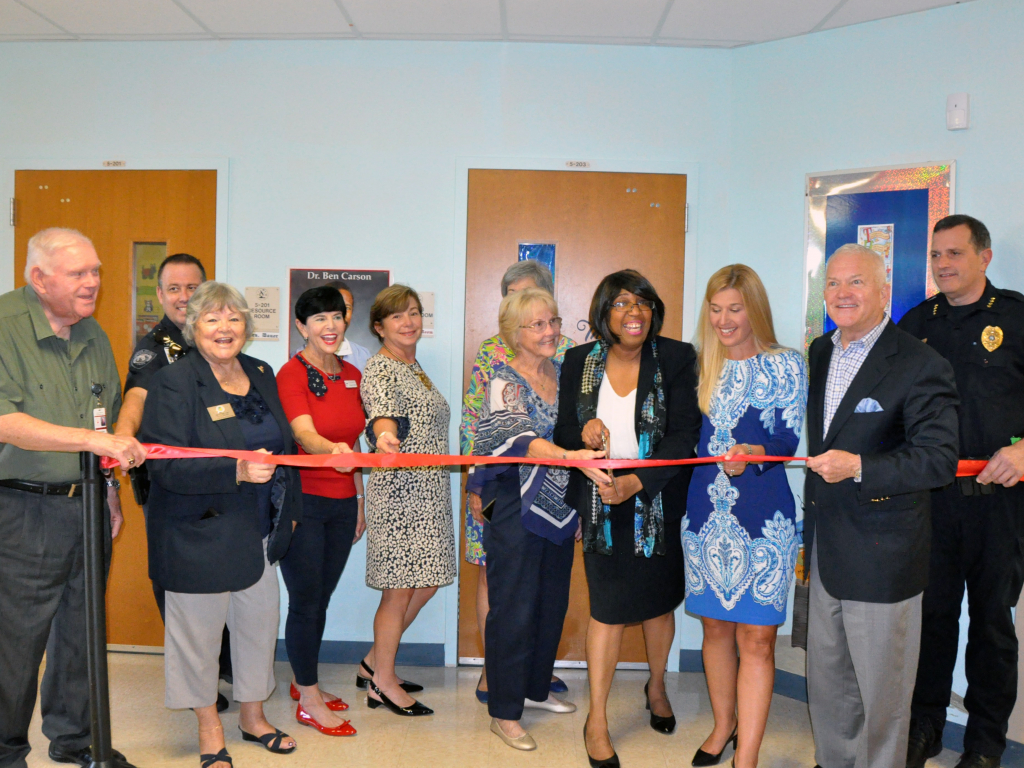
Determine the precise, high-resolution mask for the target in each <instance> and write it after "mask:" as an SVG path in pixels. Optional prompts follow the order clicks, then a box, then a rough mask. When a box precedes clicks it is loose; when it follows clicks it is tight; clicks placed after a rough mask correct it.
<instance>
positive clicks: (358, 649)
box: [275, 640, 444, 667]
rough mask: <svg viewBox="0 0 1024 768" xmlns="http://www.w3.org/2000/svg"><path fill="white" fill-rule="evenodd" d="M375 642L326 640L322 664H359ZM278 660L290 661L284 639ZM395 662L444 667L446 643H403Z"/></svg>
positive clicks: (408, 665)
mask: <svg viewBox="0 0 1024 768" xmlns="http://www.w3.org/2000/svg"><path fill="white" fill-rule="evenodd" d="M372 645H373V643H371V642H364V641H361V640H324V641H323V642H322V643H321V644H320V663H321V664H358V663H359V662H360V661H362V660H363V658H364V657H365V656H366V654H367V652H368V651H369V650H370V646H372ZM275 658H276V660H277V661H288V651H287V649H286V648H285V646H284V640H278V641H277V654H276V656H275ZM395 664H396V665H398V666H400V667H443V666H444V643H402V644H401V645H400V646H398V656H397V657H396V658H395Z"/></svg>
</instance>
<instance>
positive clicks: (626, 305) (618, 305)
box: [612, 299, 654, 313]
mask: <svg viewBox="0 0 1024 768" xmlns="http://www.w3.org/2000/svg"><path fill="white" fill-rule="evenodd" d="M633 307H639V308H640V311H641V312H653V311H654V302H653V301H651V300H650V299H637V300H636V301H616V302H614V303H613V304H612V309H614V310H615V311H616V312H623V313H626V312H632V311H633Z"/></svg>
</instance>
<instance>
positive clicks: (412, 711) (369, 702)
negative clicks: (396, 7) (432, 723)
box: [366, 680, 434, 717]
mask: <svg viewBox="0 0 1024 768" xmlns="http://www.w3.org/2000/svg"><path fill="white" fill-rule="evenodd" d="M370 690H371V691H373V692H374V693H375V694H377V695H378V696H380V701H377V700H376V699H374V698H372V697H371V696H370V695H369V694H367V696H366V706H368V707H369V708H370V709H376V708H377V707H379V706H381V705H384V706H385V707H387V708H388V709H390V710H391V711H392V712H394V713H395V714H396V715H402V716H403V717H418V716H420V715H432V714H434V710H432V709H431V708H430V707H425V706H423V705H422V704H420V703H419V702H418V701H413V703H412V706H409V707H400V706H398V705H397V704H395V702H393V701H392V700H391V699H389V698H388V697H387V696H386V695H385V694H384V692H383V691H382V690H381V689H380V688H378V687H377V686H376V685H375V684H374V682H373V681H372V680H371V681H370Z"/></svg>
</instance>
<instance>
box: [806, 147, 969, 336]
mask: <svg viewBox="0 0 1024 768" xmlns="http://www.w3.org/2000/svg"><path fill="white" fill-rule="evenodd" d="M955 181H956V163H955V162H954V161H949V162H942V163H927V164H925V165H901V166H893V167H890V168H866V169H864V170H849V171H832V172H829V173H811V174H808V175H807V184H806V189H805V195H806V198H805V199H806V229H805V238H804V299H805V314H804V352H805V353H806V352H807V348H808V347H809V346H810V344H811V342H812V341H813V340H814V339H815V338H817V337H818V336H820V335H822V334H823V333H828V332H829V331H831V330H834V329H835V324H834V323H833V322H832V320H831V319H830V318H829V317H828V315H827V314H826V312H825V298H824V288H825V265H826V262H827V260H828V258H829V256H831V255H832V254H833V253H834V252H835V251H836V249H837V248H839V247H840V246H841V245H846V244H848V243H858V244H860V245H864V246H866V247H868V248H870V249H871V250H873V251H875V252H877V253H879V254H880V255H881V256H882V258H883V259H885V266H886V277H887V279H888V281H889V284H890V285H891V286H892V296H891V298H890V300H889V315H890V316H891V317H892V319H893V320H895V321H899V319H900V318H901V317H903V315H904V314H905V313H906V312H907V310H909V309H911V308H912V307H915V306H917V305H918V304H920V303H921V302H922V301H924V300H925V299H927V298H928V297H930V296H933V295H935V294H936V293H937V292H938V288H937V287H936V285H935V282H934V280H933V279H932V276H931V270H930V269H929V266H928V253H929V250H930V248H931V232H932V227H933V226H935V222H937V221H938V220H939V219H941V218H943V217H944V216H948V215H949V214H950V213H952V212H953V200H954V191H955Z"/></svg>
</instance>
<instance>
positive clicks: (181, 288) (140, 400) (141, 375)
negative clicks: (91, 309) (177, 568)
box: [115, 253, 231, 711]
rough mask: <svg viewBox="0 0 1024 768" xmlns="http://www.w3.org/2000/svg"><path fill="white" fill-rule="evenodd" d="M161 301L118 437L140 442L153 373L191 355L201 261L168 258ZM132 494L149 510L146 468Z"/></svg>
mask: <svg viewBox="0 0 1024 768" xmlns="http://www.w3.org/2000/svg"><path fill="white" fill-rule="evenodd" d="M156 274H157V277H156V296H157V299H158V300H159V301H160V304H161V306H163V308H164V317H163V319H162V320H161V321H160V322H159V323H157V325H156V327H155V328H153V330H152V331H150V332H149V333H147V334H146V335H145V336H143V337H142V338H141V339H140V340H139V342H138V344H136V346H135V351H134V352H133V353H132V358H131V361H130V362H129V363H128V376H127V377H126V379H125V383H124V401H123V403H122V405H121V416H120V418H119V419H118V422H117V428H116V431H115V433H116V434H118V435H126V436H130V437H134V436H135V435H136V433H137V432H138V431H139V425H140V424H141V423H142V411H143V409H144V407H145V405H146V392H147V391H148V389H149V382H150V381H151V379H152V378H153V374H155V373H156V372H157V371H159V370H160V369H161V368H163V367H164V366H167V365H170V364H171V363H173V362H175V361H176V360H178V359H180V358H181V357H184V356H185V355H186V354H188V352H189V351H190V350H191V347H190V346H189V345H188V344H187V343H186V342H185V338H184V337H183V336H182V335H181V329H182V328H183V327H184V325H185V310H186V309H187V308H188V300H189V299H190V298H192V294H193V293H195V290H196V288H198V287H199V286H200V285H201V284H202V283H204V282H206V270H205V269H204V268H203V264H202V262H201V261H199V259H197V258H196V257H195V256H192V255H191V254H188V253H175V254H174V255H172V256H168V257H167V258H166V259H164V260H163V261H162V262H161V264H160V268H159V270H158V271H157V273H156ZM131 479H132V489H133V490H134V491H135V500H136V501H137V502H138V503H139V504H140V505H144V504H145V503H146V501H147V497H148V494H149V476H148V473H147V470H146V467H145V466H142V467H140V468H139V469H137V470H132V472H131ZM153 594H154V595H155V596H156V604H157V606H158V607H159V608H160V615H161V616H163V614H164V590H163V588H162V587H161V586H160V585H159V584H157V583H156V582H153ZM220 674H221V678H222V679H224V680H226V681H227V682H231V653H230V650H229V645H228V631H227V629H225V630H224V638H223V643H222V648H221V669H220ZM227 707H228V700H227V699H226V698H225V697H224V696H223V695H221V694H218V695H217V709H218V710H219V711H223V710H225V709H227Z"/></svg>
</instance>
